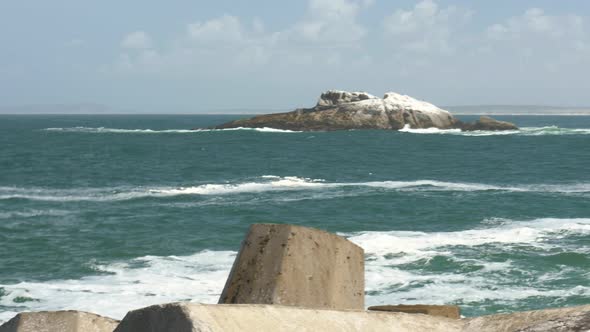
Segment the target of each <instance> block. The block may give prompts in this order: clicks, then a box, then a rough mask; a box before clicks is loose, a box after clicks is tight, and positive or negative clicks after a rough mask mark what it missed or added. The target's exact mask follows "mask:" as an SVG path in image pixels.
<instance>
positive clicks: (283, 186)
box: [0, 175, 590, 202]
mask: <svg viewBox="0 0 590 332" xmlns="http://www.w3.org/2000/svg"><path fill="white" fill-rule="evenodd" d="M343 188H356V191H355V190H352V191H351V192H341V193H338V194H340V195H345V196H347V197H349V196H354V194H355V193H356V194H359V195H363V194H365V193H366V192H367V190H371V189H373V190H375V189H378V190H392V191H401V192H404V191H466V192H474V191H498V192H531V193H561V194H580V193H590V183H576V184H516V185H491V184H483V183H469V182H446V181H436V180H416V181H368V182H326V181H325V180H323V179H310V178H301V177H295V176H286V177H279V176H273V175H265V176H262V177H260V178H259V179H257V180H255V181H245V182H235V183H211V184H209V183H206V184H200V185H196V186H187V187H151V188H150V187H106V188H79V189H49V188H34V187H33V188H19V187H0V200H7V199H27V200H39V201H58V202H68V201H97V202H104V201H125V200H132V199H139V198H146V197H156V198H157V197H171V196H180V195H200V196H211V195H236V194H244V193H262V192H273V191H276V192H279V191H304V190H315V191H324V192H329V191H335V190H340V189H343ZM328 196H329V197H337V195H336V196H334V195H328Z"/></svg>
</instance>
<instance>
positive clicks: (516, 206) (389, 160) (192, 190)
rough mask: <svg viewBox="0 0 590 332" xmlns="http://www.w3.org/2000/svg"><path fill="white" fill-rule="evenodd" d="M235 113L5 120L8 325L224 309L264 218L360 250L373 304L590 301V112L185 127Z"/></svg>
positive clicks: (0, 261) (1, 218) (0, 275)
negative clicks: (178, 306)
mask: <svg viewBox="0 0 590 332" xmlns="http://www.w3.org/2000/svg"><path fill="white" fill-rule="evenodd" d="M237 117H239V116H236V115H218V116H204V115H201V116H197V115H192V116H190V115H185V116H183V115H167V116H164V115H162V116H156V115H153V116H148V115H135V116H128V115H125V116H124V115H119V116H107V115H103V116H95V115H87V116H57V115H55V116H33V115H31V116H10V115H2V116H0V321H2V320H7V319H9V318H10V317H12V316H13V315H14V314H15V312H19V311H24V310H45V309H49V310H55V309H80V310H88V311H93V312H97V313H101V314H104V315H107V316H112V317H115V318H120V317H122V316H123V315H124V314H125V313H126V311H128V310H130V309H134V308H138V307H142V306H146V305H149V304H154V303H162V302H170V301H178V300H192V301H197V302H211V303H214V302H216V301H217V298H218V296H219V293H220V292H221V289H222V287H223V285H224V282H225V278H226V277H227V274H228V272H229V269H230V267H231V264H232V262H233V259H234V257H235V253H236V250H237V249H238V248H239V245H240V241H241V239H242V238H243V236H244V234H245V231H246V230H247V228H248V226H249V225H250V224H252V223H259V222H275V223H291V224H298V225H305V226H312V227H317V228H321V229H325V230H328V231H331V232H337V233H339V234H341V235H344V236H346V237H348V238H349V239H350V240H352V241H354V242H355V243H357V244H359V245H361V246H362V247H364V248H365V252H366V278H367V282H366V284H367V285H366V286H367V289H366V291H367V304H368V305H373V304H395V303H433V304H442V303H452V304H458V305H460V306H461V307H462V310H463V314H464V315H466V316H473V315H481V314H489V313H495V312H508V311H515V310H526V309H536V308H544V307H550V306H565V305H578V304H589V303H590V281H589V280H590V117H581V116H580V117H556V116H537V117H535V116H504V117H500V118H501V119H504V120H508V121H512V122H515V123H516V124H517V125H519V126H521V127H522V128H523V129H522V130H520V131H515V132H507V133H491V132H475V133H461V132H456V131H438V130H416V131H414V130H410V131H409V132H394V131H342V132H312V133H310V132H284V131H277V130H270V129H269V130H251V129H250V130H248V129H244V130H223V131H189V130H186V129H190V128H192V127H206V126H209V125H214V124H218V123H221V122H224V121H228V120H231V119H235V118H237ZM462 118H464V119H466V120H470V119H472V118H471V117H468V116H466V117H462Z"/></svg>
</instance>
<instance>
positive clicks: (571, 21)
mask: <svg viewBox="0 0 590 332" xmlns="http://www.w3.org/2000/svg"><path fill="white" fill-rule="evenodd" d="M487 36H488V37H489V38H490V39H493V40H518V39H521V40H535V39H539V38H541V39H564V38H565V39H567V40H577V39H580V38H584V19H583V18H582V17H580V16H577V15H563V16H556V15H547V14H546V13H545V12H544V11H543V10H542V9H539V8H531V9H528V10H526V11H525V12H524V14H522V15H521V16H516V17H512V18H510V19H508V20H507V21H506V22H503V23H497V24H493V25H491V26H490V27H488V29H487Z"/></svg>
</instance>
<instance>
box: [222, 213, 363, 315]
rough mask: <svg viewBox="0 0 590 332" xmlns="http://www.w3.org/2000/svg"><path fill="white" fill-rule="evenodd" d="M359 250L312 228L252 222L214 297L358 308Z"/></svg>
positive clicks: (360, 293) (360, 296)
mask: <svg viewBox="0 0 590 332" xmlns="http://www.w3.org/2000/svg"><path fill="white" fill-rule="evenodd" d="M364 274H365V270H364V251H363V249H362V248H361V247H359V246H357V245H355V244H354V243H352V242H350V241H348V240H346V239H345V238H343V237H340V236H337V235H335V234H331V233H328V232H324V231H321V230H318V229H313V228H307V227H301V226H293V225H278V224H254V225H252V226H250V230H249V232H248V234H247V235H246V238H245V240H244V242H243V243H242V248H241V249H240V252H239V254H238V256H237V257H236V260H235V262H234V265H233V267H232V270H231V273H230V275H229V277H228V279H227V283H226V284H225V288H224V289H223V292H222V294H221V297H220V298H219V303H259V304H281V305H292V306H300V307H309V308H333V309H358V310H363V309H364V305H365V303H364V298H365V275H364Z"/></svg>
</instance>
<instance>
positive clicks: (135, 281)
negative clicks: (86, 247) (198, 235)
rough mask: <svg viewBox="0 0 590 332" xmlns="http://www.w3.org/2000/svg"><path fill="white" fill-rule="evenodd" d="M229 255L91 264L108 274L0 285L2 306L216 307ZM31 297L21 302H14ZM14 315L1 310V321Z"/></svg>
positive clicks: (110, 311)
mask: <svg viewBox="0 0 590 332" xmlns="http://www.w3.org/2000/svg"><path fill="white" fill-rule="evenodd" d="M235 254H236V253H235V252H232V251H202V252H199V253H197V254H194V255H191V256H182V257H177V256H167V257H161V256H145V257H140V258H136V259H133V260H131V261H128V262H122V263H113V264H107V265H94V267H95V268H96V270H98V271H101V272H107V273H109V274H106V275H104V274H103V275H98V276H89V277H84V278H82V279H78V280H52V281H47V282H21V283H18V284H14V285H0V289H1V288H4V290H5V292H7V293H8V294H7V295H5V296H3V297H1V298H0V305H2V306H6V307H16V306H22V307H21V308H22V309H21V310H25V309H26V310H33V311H38V310H60V309H75V310H84V311H91V312H96V313H98V314H102V315H106V316H109V317H115V318H122V317H123V316H124V315H125V313H126V312H127V311H129V310H130V309H133V308H141V307H144V306H148V305H152V304H158V303H166V302H172V301H194V302H202V303H216V302H217V299H218V298H219V295H220V292H221V290H222V289H223V286H224V284H225V280H226V279H227V276H228V274H229V269H230V268H231V264H232V263H233V260H234V258H235ZM18 298H20V300H21V301H22V299H29V301H27V302H24V303H16V302H15V300H17V301H18V300H19V299H18ZM14 315H15V312H14V311H5V312H0V322H1V321H2V320H8V319H10V318H11V317H12V316H14Z"/></svg>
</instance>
